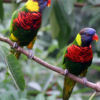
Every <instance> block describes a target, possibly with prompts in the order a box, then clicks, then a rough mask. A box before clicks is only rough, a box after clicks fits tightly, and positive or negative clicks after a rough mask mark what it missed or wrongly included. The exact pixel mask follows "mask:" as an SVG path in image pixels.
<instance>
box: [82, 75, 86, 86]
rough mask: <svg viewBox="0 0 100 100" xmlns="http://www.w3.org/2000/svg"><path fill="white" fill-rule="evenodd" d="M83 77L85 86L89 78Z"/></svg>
mask: <svg viewBox="0 0 100 100" xmlns="http://www.w3.org/2000/svg"><path fill="white" fill-rule="evenodd" d="M82 79H83V82H84V86H86V85H87V78H86V77H82Z"/></svg>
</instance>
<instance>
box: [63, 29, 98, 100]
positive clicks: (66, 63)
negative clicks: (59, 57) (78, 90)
mask: <svg viewBox="0 0 100 100" xmlns="http://www.w3.org/2000/svg"><path fill="white" fill-rule="evenodd" d="M93 40H96V41H98V36H97V34H96V31H95V30H94V29H93V28H83V29H82V30H81V31H80V32H79V33H78V34H77V36H76V38H75V40H74V41H73V42H72V43H71V44H69V45H68V46H67V48H66V50H65V52H64V55H63V68H64V69H65V70H67V71H68V72H70V73H72V74H74V75H76V76H78V75H80V76H81V77H83V81H84V84H85V85H86V81H87V79H86V78H85V76H86V73H87V70H88V67H89V66H90V65H91V63H92V58H93V53H92V49H91V45H90V44H91V42H92V41H93ZM67 71H66V72H67ZM75 83H76V82H75V81H74V80H72V79H70V78H68V77H66V76H65V78H64V88H63V100H68V99H69V97H70V95H71V93H72V90H73V87H74V85H75Z"/></svg>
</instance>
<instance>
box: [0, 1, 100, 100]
mask: <svg viewBox="0 0 100 100" xmlns="http://www.w3.org/2000/svg"><path fill="white" fill-rule="evenodd" d="M11 1H12V3H3V2H2V0H0V35H2V36H5V37H9V26H10V21H11V16H12V13H13V12H14V11H15V10H16V9H18V8H20V7H22V6H23V5H24V4H25V2H23V3H22V2H21V3H20V1H21V0H16V1H17V3H15V2H13V0H11ZM51 2H52V4H51V6H50V7H49V8H47V7H46V8H45V9H44V12H43V18H42V25H41V28H40V30H39V32H38V37H37V40H36V43H35V45H34V48H33V51H34V54H35V55H36V56H37V57H39V58H41V59H43V60H44V61H46V62H48V63H50V64H52V65H55V66H58V67H61V68H62V55H63V52H64V50H65V48H66V46H67V45H68V44H69V43H71V42H72V41H73V40H74V38H75V36H76V34H77V33H78V32H79V31H80V30H81V29H82V28H84V27H93V28H94V29H96V31H97V34H98V36H99V38H100V33H99V32H100V28H99V27H100V6H98V7H95V5H97V4H100V0H51ZM75 3H86V5H85V6H83V7H78V6H77V7H76V6H75V5H74V4H75ZM0 44H1V45H5V46H7V47H8V48H9V45H8V44H6V43H3V42H0ZM99 44H100V40H99V41H98V42H97V43H95V42H93V43H92V48H93V53H94V58H93V63H92V65H91V67H90V68H89V71H88V74H87V79H88V80H89V81H91V82H94V83H96V82H98V81H99V79H100V67H99V66H100V58H99V57H100V45H99ZM25 49H26V48H25ZM26 50H27V49H26ZM19 62H20V64H21V66H22V70H23V73H24V77H25V82H26V88H25V90H24V91H23V92H20V91H19V90H18V89H17V88H16V86H15V84H14V82H13V80H12V78H11V76H10V75H8V74H7V73H6V72H7V68H6V65H5V63H4V62H3V60H2V59H1V58H0V100H51V99H52V100H62V91H63V78H64V77H63V76H61V75H59V74H57V73H55V72H53V71H51V70H49V69H47V68H45V67H43V66H42V65H40V64H38V63H36V62H34V61H31V60H27V57H26V56H24V55H21V57H20V59H19ZM91 76H92V77H91ZM93 92H94V90H92V89H90V88H88V87H84V86H82V85H80V84H77V85H76V86H75V88H74V92H73V94H72V96H71V98H70V100H88V99H89V97H90V96H91V95H92V93H93ZM99 99H100V94H98V95H97V96H96V97H95V98H93V100H99Z"/></svg>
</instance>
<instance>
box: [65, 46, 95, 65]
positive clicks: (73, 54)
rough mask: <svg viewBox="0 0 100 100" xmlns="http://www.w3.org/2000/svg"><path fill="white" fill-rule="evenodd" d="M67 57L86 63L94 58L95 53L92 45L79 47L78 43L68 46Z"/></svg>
mask: <svg viewBox="0 0 100 100" xmlns="http://www.w3.org/2000/svg"><path fill="white" fill-rule="evenodd" d="M65 57H67V58H68V59H70V60H71V61H73V62H80V63H85V62H89V61H90V60H92V58H93V53H92V49H91V46H90V47H78V46H76V45H71V46H69V47H68V48H67V53H66V54H65Z"/></svg>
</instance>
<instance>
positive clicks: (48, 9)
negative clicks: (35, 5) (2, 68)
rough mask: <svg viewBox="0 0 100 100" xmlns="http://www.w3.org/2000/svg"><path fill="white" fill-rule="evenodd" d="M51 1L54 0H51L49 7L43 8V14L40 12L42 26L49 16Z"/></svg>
mask: <svg viewBox="0 0 100 100" xmlns="http://www.w3.org/2000/svg"><path fill="white" fill-rule="evenodd" d="M53 1H54V0H51V5H50V7H46V8H45V9H44V10H43V14H42V25H41V26H42V27H43V26H45V25H46V24H47V21H48V19H49V17H50V14H51V11H52V8H53Z"/></svg>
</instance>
